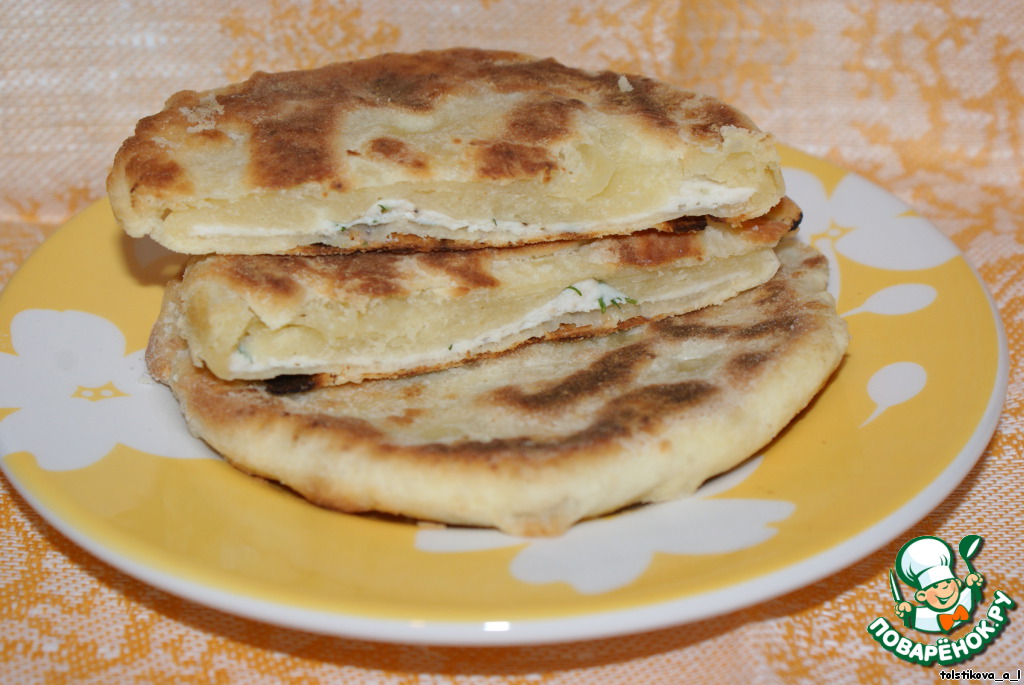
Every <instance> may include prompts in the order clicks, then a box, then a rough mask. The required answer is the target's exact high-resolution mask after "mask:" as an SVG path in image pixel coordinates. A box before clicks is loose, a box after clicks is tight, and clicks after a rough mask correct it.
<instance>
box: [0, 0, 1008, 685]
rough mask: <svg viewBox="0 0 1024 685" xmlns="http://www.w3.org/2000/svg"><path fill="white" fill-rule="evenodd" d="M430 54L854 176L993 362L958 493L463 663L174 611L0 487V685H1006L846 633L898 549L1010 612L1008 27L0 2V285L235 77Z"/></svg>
mask: <svg viewBox="0 0 1024 685" xmlns="http://www.w3.org/2000/svg"><path fill="white" fill-rule="evenodd" d="M454 45H473V46H480V47H488V48H508V49H514V50H520V51H524V52H528V53H532V54H536V55H544V56H553V57H556V58H558V59H559V60H561V61H563V62H566V63H569V64H572V65H576V66H583V67H589V68H612V69H617V70H625V71H631V72H639V73H645V74H648V75H651V76H655V77H658V78H661V79H665V80H667V81H670V82H673V83H676V84H679V85H682V86H685V87H687V88H690V89H693V90H699V91H704V92H708V93H711V94H713V95H717V96H719V97H721V98H723V99H725V100H727V101H729V102H731V103H733V104H735V105H737V106H738V107H740V108H741V109H743V110H744V111H746V112H748V113H749V114H750V115H751V116H752V118H753V119H754V120H755V121H757V122H758V124H759V125H760V126H761V127H762V128H765V129H767V130H770V131H772V132H773V133H774V134H775V135H776V136H777V137H778V139H779V140H780V141H782V142H784V143H785V144H787V145H789V146H792V147H795V148H797V149H800V150H803V151H805V152H807V153H809V154H812V155H815V156H818V157H822V158H825V159H827V160H829V161H831V162H833V163H836V164H839V165H842V166H843V167H846V168H848V169H851V170H853V171H855V172H858V173H859V174H861V175H863V176H865V177H867V178H868V179H870V180H871V181H874V182H876V183H878V184H880V185H881V186H883V187H884V188H886V189H888V190H889V191H890V192H892V193H894V194H895V195H897V196H898V197H899V198H900V199H902V200H903V201H905V202H906V203H908V204H909V205H910V206H911V207H913V208H914V209H915V210H916V211H917V212H919V213H920V214H921V215H922V216H924V217H926V218H927V219H928V220H930V221H931V222H932V223H933V224H934V225H935V226H936V227H938V229H939V230H941V231H942V232H943V233H944V234H946V235H947V236H949V237H950V238H951V239H952V240H953V241H955V243H956V245H957V246H958V247H959V248H960V249H961V250H962V251H963V252H964V254H965V255H966V257H967V259H968V260H969V261H970V263H972V264H973V265H974V266H975V268H976V269H977V271H978V273H979V274H980V277H981V278H982V279H983V280H984V282H985V283H986V284H987V286H988V288H989V289H990V291H991V294H992V296H993V298H994V300H995V302H996V304H997V306H998V308H999V310H1000V312H1001V315H1002V320H1003V322H1004V324H1005V327H1006V333H1007V338H1008V340H1009V350H1010V372H1009V375H1010V379H1009V391H1008V396H1007V400H1006V404H1005V408H1004V413H1003V416H1002V419H1001V420H1000V422H999V425H998V427H997V429H996V432H995V435H994V437H993V438H992V440H991V443H990V444H989V445H988V447H987V449H986V450H985V452H984V454H983V455H982V456H981V458H980V460H979V461H978V464H977V466H976V467H975V468H974V469H973V470H972V471H971V473H970V474H969V475H968V476H967V478H966V479H965V480H964V481H963V483H962V484H961V485H960V486H959V487H957V488H956V490H955V491H954V492H953V493H952V494H951V495H950V496H949V497H948V498H947V499H946V500H945V501H944V502H943V503H942V504H941V505H939V506H938V507H937V508H936V509H935V510H934V511H933V512H932V513H930V514H929V515H927V516H926V517H925V518H924V519H923V520H921V521H920V522H919V523H917V524H916V525H915V526H914V527H913V528H911V529H910V530H908V531H906V533H905V534H904V535H903V536H902V537H900V538H898V539H896V540H893V541H892V542H891V543H889V544H887V545H886V546H884V547H882V548H881V549H880V550H878V551H877V552H875V553H873V554H871V555H870V556H868V557H867V558H864V559H863V560H861V561H859V562H857V563H855V564H853V565H852V566H850V567H849V568H846V569H845V570H842V571H841V572H839V573H837V574H835V575H833V576H831V577H828V578H825V579H823V580H821V581H819V582H817V583H814V584H812V585H810V586H809V587H804V588H802V589H798V590H795V591H793V592H789V593H788V594H784V595H782V596H780V597H777V598H775V599H772V600H770V601H767V602H764V603H762V604H759V605H756V606H753V607H750V608H746V609H743V610H740V611H736V612H733V613H730V614H727V615H724V616H720V617H717V618H712V619H708V620H704V621H700V622H697V623H690V624H687V625H682V626H677V627H670V628H665V629H661V630H657V631H653V632H648V633H643V634H639V635H627V636H622V637H617V638H607V639H600V640H591V641H583V642H574V643H569V644H553V645H541V646H515V647H485V648H478V647H477V648H469V647H432V646H414V645H396V644H384V643H376V642H370V641H361V640H355V639H344V638H337V637H329V636H323V635H317V634H313V633H306V632H302V631H297V630H290V629H285V628H279V627H273V626H269V625H264V624H262V623H259V622H256V621H250V620H247V619H242V618H237V617H234V616H231V615H228V614H224V613H221V612H218V611H216V610H213V609H208V608H205V607H203V606H201V605H199V604H195V603H192V602H190V601H187V600H183V599H179V598H177V597H175V596H172V595H169V594H166V593H164V592H162V591H160V590H156V589H153V588H151V587H149V586H147V585H145V584H143V583H141V582H139V581H137V580H134V579H133V578H132V577H130V576H128V575H125V574H124V573H122V572H120V571H119V570H116V569H114V568H112V567H111V566H108V565H106V564H104V563H103V562H101V561H98V560H97V559H96V558H94V557H93V556H91V555H90V554H89V553H87V552H85V551H83V550H82V549H80V548H78V547H77V546H76V545H75V544H73V543H71V542H70V541H69V540H67V539H66V538H64V537H63V536H61V535H60V534H59V533H58V532H56V531H55V530H54V529H53V528H51V527H50V526H49V525H48V524H47V523H45V522H44V521H43V520H42V519H41V518H40V517H39V516H38V515H37V514H36V513H35V512H34V510H33V509H32V507H31V506H29V504H27V503H26V502H25V501H24V500H23V499H22V497H21V496H19V495H18V494H17V493H16V492H14V491H13V489H12V488H11V486H10V483H9V482H8V481H7V480H6V479H2V480H0V600H2V602H0V681H2V682H5V683H64V682H68V683H71V682H73V683H122V682H133V683H150V682H152V683H156V682H160V683H164V682H181V683H185V682H197V683H198V682H215V683H228V682H247V683H300V682H301V683H306V682H325V683H357V682H376V683H449V682H450V683H534V682H543V683H592V682H607V683H677V682H689V681H694V682H751V683H793V682H929V681H935V682H937V681H940V680H941V679H942V678H943V671H944V670H956V671H957V672H958V673H957V674H954V675H959V676H960V677H961V678H963V677H966V676H973V675H978V674H983V673H985V672H988V671H991V672H993V673H995V677H996V678H999V677H1002V674H1003V673H1004V672H1008V673H1010V674H1012V675H1017V674H1019V673H1020V671H1019V669H1022V668H1024V620H1022V619H1019V618H1013V619H1012V620H1011V622H1010V624H1009V625H1008V627H1007V628H1006V630H1005V631H1004V632H1003V633H1002V634H1001V635H1000V636H999V638H998V639H997V640H995V641H993V642H992V643H991V644H989V646H988V647H987V649H985V651H984V652H983V653H981V654H979V655H977V656H975V657H974V658H973V659H971V660H970V661H968V662H966V663H964V664H961V665H960V666H957V667H956V668H955V669H942V668H939V667H934V666H933V667H924V666H921V665H919V664H915V663H910V662H907V661H906V660H903V659H899V658H896V657H895V656H894V655H893V654H891V653H889V652H888V651H886V650H884V649H881V648H879V646H878V645H877V644H876V643H875V642H873V641H872V640H871V638H870V635H868V634H867V633H866V631H865V626H866V625H867V624H868V623H869V622H870V620H871V617H872V616H873V615H876V614H877V613H878V612H880V611H883V612H884V611H887V609H885V606H886V605H887V603H888V600H887V597H886V588H887V579H886V574H887V571H888V569H889V568H891V567H892V563H893V558H894V557H895V555H896V553H897V550H898V549H899V546H900V544H901V542H902V541H903V540H906V539H909V538H911V537H913V536H918V535H934V536H938V537H940V538H943V539H948V540H954V539H960V538H961V537H963V536H964V535H966V534H972V533H979V532H980V533H983V534H984V535H985V537H986V550H985V556H984V572H985V578H986V582H987V583H988V584H989V586H990V587H992V588H1000V589H1002V590H1003V591H1004V592H1005V593H1007V595H1008V596H1010V597H1015V598H1017V599H1020V598H1024V574H1022V563H1021V558H1022V554H1024V543H1022V540H1021V521H1022V519H1024V507H1022V503H1024V476H1022V472H1024V469H1022V467H1021V462H1020V459H1021V453H1022V449H1024V434H1022V418H1024V408H1022V405H1021V400H1022V397H1024V377H1022V373H1021V372H1022V369H1021V366H1020V355H1021V351H1022V348H1024V280H1022V275H1024V274H1022V272H1024V3H1022V2H1020V0H820V1H819V0H763V1H761V2H744V1H742V0H719V1H717V2H711V1H682V2H668V1H665V0H658V1H655V0H652V1H649V2H648V1H645V0H594V1H587V0H565V1H563V2H557V3H556V2H542V1H540V0H462V1H443V2H413V1H411V0H378V1H372V0H334V1H329V0H270V1H269V2H265V3H251V2H248V1H246V0H204V1H203V2H199V1H198V0H181V1H179V2H174V1H170V0H139V1H137V2H115V1H113V0H93V1H88V2H87V1H85V0H7V2H5V3H3V4H2V5H0V285H2V284H3V283H4V282H6V280H7V279H8V278H9V277H10V276H11V275H12V274H13V273H14V271H15V270H16V269H17V268H18V266H19V264H21V263H22V262H24V260H25V259H26V258H27V257H29V255H30V254H31V253H32V251H33V250H34V249H35V248H36V247H37V246H38V245H40V243H41V242H42V241H44V240H45V239H46V238H47V236H48V235H50V233H51V232H52V231H53V230H54V229H55V228H56V227H57V226H59V225H60V224H61V223H62V222H64V221H65V220H67V219H68V218H69V217H71V216H72V215H74V214H75V213H76V212H77V211H79V210H81V209H82V208H84V207H85V206H87V205H88V204H89V203H91V202H92V201H94V200H96V199H98V198H100V197H102V196H103V194H104V180H105V177H106V172H107V169H108V167H109V164H110V162H111V160H112V157H113V154H114V152H115V151H116V149H117V147H118V145H119V144H120V142H121V141H122V140H123V139H124V138H125V137H127V136H128V135H130V133H131V131H132V129H133V126H134V123H135V122H136V120H137V119H139V118H140V117H142V116H145V115H146V114H149V113H152V112H154V111H157V110H158V109H159V108H160V107H161V105H162V102H163V100H164V99H165V98H166V97H167V96H169V95H170V94H171V93H173V92H175V91H177V90H180V89H184V88H189V89H203V88H209V87H214V86H217V85H220V84H223V83H226V82H229V81H234V80H240V79H242V78H245V77H246V76H247V75H248V74H249V73H251V72H252V71H254V70H257V69H261V70H271V71H272V70H281V69H289V68H296V67H310V66H315V65H319V64H324V63H327V62H330V61H335V60H339V59H348V58H355V57H360V56H368V55H371V54H375V53H378V52H382V51H392V50H416V49H424V48H438V47H449V46H454ZM950 325H951V326H955V325H956V322H954V321H951V322H950ZM0 382H3V379H0ZM921 430H927V427H921ZM968 669H969V671H970V672H966V673H965V672H963V671H965V670H968ZM947 675H948V674H947Z"/></svg>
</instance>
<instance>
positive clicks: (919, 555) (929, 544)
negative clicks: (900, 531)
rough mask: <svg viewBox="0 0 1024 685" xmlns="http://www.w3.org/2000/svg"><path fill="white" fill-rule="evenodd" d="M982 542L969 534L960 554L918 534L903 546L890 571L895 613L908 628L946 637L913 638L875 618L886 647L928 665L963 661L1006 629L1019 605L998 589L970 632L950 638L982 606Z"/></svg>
mask: <svg viewBox="0 0 1024 685" xmlns="http://www.w3.org/2000/svg"><path fill="white" fill-rule="evenodd" d="M983 543H984V540H983V538H981V537H980V536H978V535H968V536H966V537H964V538H963V539H962V540H961V541H960V544H959V545H957V553H958V554H954V552H953V548H952V546H951V545H950V544H949V543H947V542H946V541H945V540H943V539H941V538H937V537H933V536H930V535H925V536H921V537H916V538H913V539H912V540H909V541H907V542H906V543H905V544H904V545H903V547H902V548H900V551H899V553H898V554H897V555H896V563H895V566H894V568H893V569H891V570H890V571H889V592H890V593H891V594H892V601H893V607H894V611H893V613H894V614H895V616H896V617H897V618H898V619H900V620H901V621H902V622H903V625H904V626H906V627H907V628H911V629H913V630H916V631H919V632H922V633H938V634H940V635H941V636H942V637H938V638H937V639H936V640H935V641H934V642H933V643H930V644H929V643H926V642H917V641H914V640H911V639H909V638H907V637H905V636H903V635H901V634H900V633H899V631H897V630H896V629H895V628H894V627H893V626H892V624H891V623H890V622H889V621H888V619H886V618H884V617H879V618H877V619H875V620H874V621H872V623H871V625H869V626H868V632H869V633H871V635H872V636H873V637H874V638H875V640H876V641H877V642H878V643H879V644H881V645H882V646H883V647H884V648H885V649H886V650H887V651H889V652H892V653H893V654H895V655H896V656H898V657H900V658H901V659H904V660H906V661H912V662H915V663H920V664H924V665H929V664H932V663H939V664H953V663H959V662H962V661H966V660H967V659H969V658H971V657H972V656H974V655H975V654H978V653H979V652H981V651H983V650H984V649H985V647H986V645H988V643H990V642H991V641H992V640H994V639H995V638H996V636H998V635H999V633H1001V632H1002V631H1003V629H1004V628H1005V627H1006V625H1007V623H1009V615H1008V612H1009V610H1011V609H1013V608H1015V607H1016V603H1015V602H1014V601H1013V600H1012V599H1010V597H1009V596H1008V595H1006V593H1004V592H1001V591H999V590H996V591H995V593H994V594H993V601H992V604H991V606H989V607H988V609H987V610H986V611H985V613H984V615H983V616H982V617H980V618H979V619H978V620H977V621H976V622H974V624H973V626H972V628H971V630H970V631H969V632H968V633H966V634H965V635H963V636H962V637H960V638H959V639H957V640H950V639H949V638H948V637H946V636H947V635H949V634H950V633H952V632H953V631H955V630H957V629H958V628H961V627H963V626H967V625H970V624H971V621H972V619H973V617H974V615H975V612H976V610H977V609H978V608H979V607H980V606H981V603H982V587H983V586H984V585H985V578H984V576H982V574H980V573H978V571H977V570H976V569H975V568H974V565H973V564H972V563H971V560H972V559H973V558H974V557H975V556H976V555H977V554H978V552H979V551H980V550H981V547H982V544H983ZM957 556H959V557H960V559H961V560H962V561H963V563H964V566H965V574H964V576H963V577H962V578H961V577H959V576H958V575H957V572H956V565H957V564H956V561H957ZM901 581H902V583H901ZM904 586H906V588H907V590H906V591H905V590H904Z"/></svg>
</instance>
